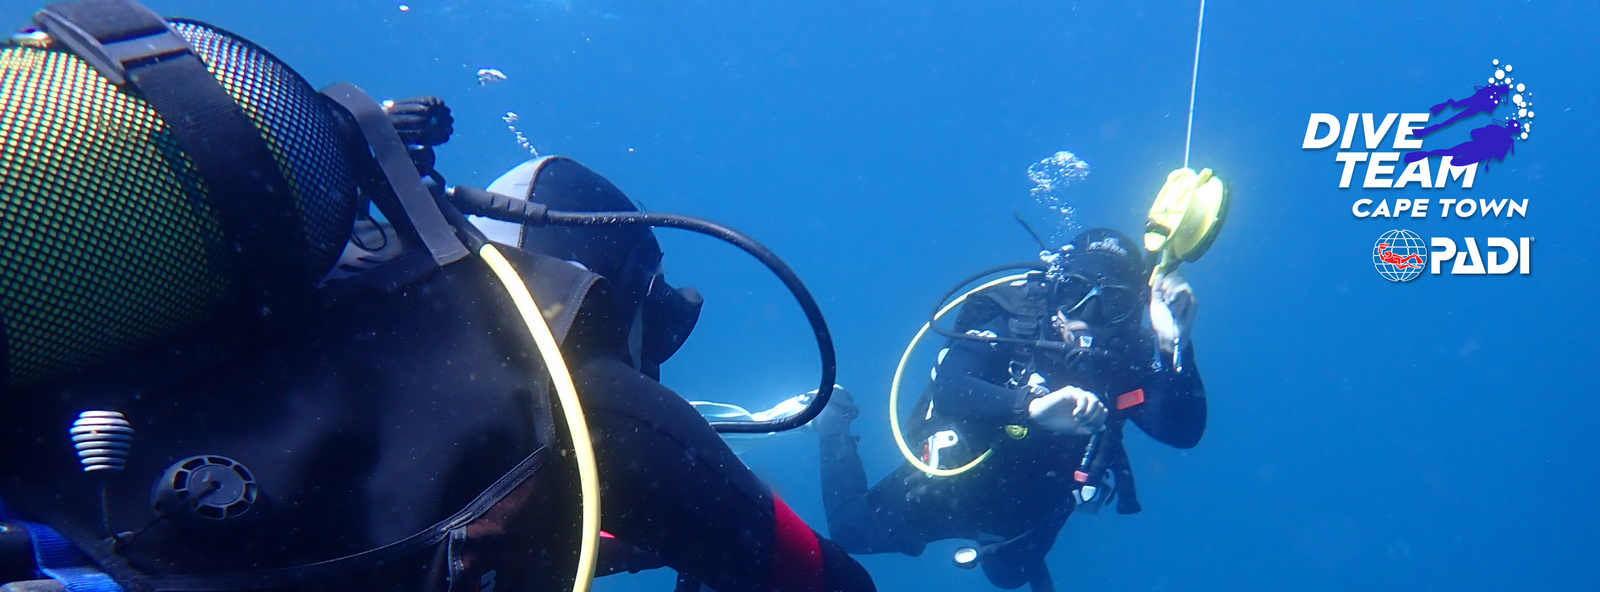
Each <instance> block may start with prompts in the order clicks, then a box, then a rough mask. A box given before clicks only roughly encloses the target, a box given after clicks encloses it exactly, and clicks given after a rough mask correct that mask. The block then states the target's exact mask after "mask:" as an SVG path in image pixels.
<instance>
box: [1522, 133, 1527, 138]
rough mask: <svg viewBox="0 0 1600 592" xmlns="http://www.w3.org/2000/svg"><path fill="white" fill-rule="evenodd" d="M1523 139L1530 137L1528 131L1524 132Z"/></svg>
mask: <svg viewBox="0 0 1600 592" xmlns="http://www.w3.org/2000/svg"><path fill="white" fill-rule="evenodd" d="M1522 139H1524V140H1526V139H1528V132H1522Z"/></svg>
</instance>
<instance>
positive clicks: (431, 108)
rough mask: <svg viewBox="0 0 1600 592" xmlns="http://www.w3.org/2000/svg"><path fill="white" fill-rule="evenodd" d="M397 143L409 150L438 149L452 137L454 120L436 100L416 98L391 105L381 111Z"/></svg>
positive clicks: (441, 103) (445, 106) (437, 99)
mask: <svg viewBox="0 0 1600 592" xmlns="http://www.w3.org/2000/svg"><path fill="white" fill-rule="evenodd" d="M384 111H385V112H386V113H388V114H389V122H390V123H392V124H394V131H396V132H399V133H400V141H401V142H405V143H406V144H408V145H411V146H438V145H440V144H443V143H445V142H448V141H450V134H453V133H455V127H454V124H455V118H453V117H451V116H450V107H449V106H448V105H445V104H444V101H443V100H442V99H440V98H439V97H416V98H413V99H406V100H404V101H395V102H394V103H393V104H391V105H389V106H388V107H385V108H384Z"/></svg>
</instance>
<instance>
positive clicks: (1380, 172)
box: [1300, 113, 1478, 189]
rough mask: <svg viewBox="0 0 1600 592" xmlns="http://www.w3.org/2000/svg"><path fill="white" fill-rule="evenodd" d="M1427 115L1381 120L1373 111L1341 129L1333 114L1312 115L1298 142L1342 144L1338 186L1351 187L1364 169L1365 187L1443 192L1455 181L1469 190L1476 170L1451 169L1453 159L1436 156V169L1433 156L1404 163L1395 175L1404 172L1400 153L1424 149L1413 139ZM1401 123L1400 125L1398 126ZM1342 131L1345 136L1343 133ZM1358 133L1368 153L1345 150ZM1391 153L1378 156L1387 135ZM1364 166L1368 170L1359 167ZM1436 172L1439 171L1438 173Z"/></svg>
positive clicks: (1391, 115) (1356, 116)
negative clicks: (1409, 188)
mask: <svg viewBox="0 0 1600 592" xmlns="http://www.w3.org/2000/svg"><path fill="white" fill-rule="evenodd" d="M1428 117H1429V115H1428V114H1427V113H1388V114H1385V115H1384V116H1383V119H1382V120H1381V122H1380V121H1379V120H1378V119H1377V118H1375V117H1373V114H1371V113H1351V114H1350V115H1349V116H1348V117H1346V118H1345V121H1344V122H1343V125H1342V126H1341V125H1340V121H1339V118H1338V117H1335V116H1334V115H1333V114H1332V113H1312V114H1311V120H1310V121H1309V122H1308V123H1307V124H1306V136H1305V140H1304V141H1302V142H1301V143H1300V148H1301V149H1303V150H1319V149H1322V148H1327V147H1329V146H1332V145H1333V144H1334V143H1335V142H1337V143H1338V144H1339V150H1340V152H1339V153H1338V154H1337V155H1336V156H1334V160H1335V161H1338V162H1339V163H1340V164H1342V165H1343V167H1344V170H1343V172H1342V174H1340V175H1339V188H1340V189H1346V188H1349V187H1350V182H1351V181H1352V180H1353V179H1354V178H1355V177H1356V169H1357V168H1364V170H1365V174H1364V175H1362V176H1361V187H1362V188H1363V189H1404V188H1406V187H1408V186H1417V187H1421V188H1423V189H1443V188H1445V187H1446V186H1447V185H1449V184H1450V183H1452V182H1454V183H1457V184H1459V185H1460V186H1461V188H1462V189H1471V188H1472V182H1473V180H1475V179H1476V178H1477V172H1478V171H1477V167H1476V166H1473V165H1467V166H1453V165H1451V164H1450V160H1451V158H1452V157H1451V156H1448V155H1447V156H1440V157H1438V158H1437V162H1438V166H1437V168H1435V167H1434V166H1432V163H1433V161H1435V159H1434V158H1432V157H1429V158H1419V159H1417V160H1415V161H1413V162H1411V163H1410V164H1406V165H1403V170H1401V171H1399V175H1398V176H1396V174H1395V172H1396V171H1395V169H1397V168H1401V167H1402V165H1401V164H1400V162H1401V156H1402V154H1401V153H1400V152H1399V151H1400V150H1416V149H1419V148H1422V140H1421V139H1419V138H1414V137H1412V132H1414V131H1416V130H1417V129H1418V128H1421V127H1422V125H1423V124H1425V123H1427V122H1428ZM1397 122H1398V124H1397ZM1341 129H1342V130H1343V132H1344V133H1342V134H1341V133H1340V131H1341ZM1358 131H1359V132H1360V135H1361V140H1362V145H1363V146H1365V148H1366V151H1363V152H1347V151H1348V150H1350V148H1351V146H1353V145H1354V144H1355V140H1356V134H1357V132H1358ZM1391 132H1393V133H1392V135H1393V136H1394V139H1393V140H1392V141H1390V143H1389V148H1390V149H1391V151H1390V152H1375V150H1378V149H1379V148H1380V147H1381V146H1382V145H1383V140H1384V138H1385V137H1388V136H1390V135H1391ZM1358 164H1364V165H1365V166H1364V167H1358V166H1357V165H1358ZM1434 171H1438V173H1437V174H1435V173H1434Z"/></svg>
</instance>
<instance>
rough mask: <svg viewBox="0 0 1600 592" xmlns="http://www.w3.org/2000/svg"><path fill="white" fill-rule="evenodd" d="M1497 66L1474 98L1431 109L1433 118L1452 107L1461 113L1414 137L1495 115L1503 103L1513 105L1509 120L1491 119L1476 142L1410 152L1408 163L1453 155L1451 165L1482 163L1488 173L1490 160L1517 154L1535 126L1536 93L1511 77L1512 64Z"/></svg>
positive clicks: (1476, 89)
mask: <svg viewBox="0 0 1600 592" xmlns="http://www.w3.org/2000/svg"><path fill="white" fill-rule="evenodd" d="M1494 65H1495V70H1494V76H1491V77H1489V83H1488V84H1487V85H1484V86H1477V87H1474V88H1473V93H1472V96H1469V97H1467V98H1464V99H1451V100H1448V101H1445V102H1443V103H1439V104H1437V105H1434V106H1433V108H1432V109H1429V110H1428V114H1429V115H1438V114H1440V113H1443V112H1444V111H1445V110H1446V109H1450V108H1455V109H1460V110H1461V112H1460V113H1457V114H1455V115H1454V116H1452V117H1451V118H1450V119H1446V120H1444V121H1442V122H1439V123H1437V124H1435V125H1430V126H1428V127H1424V128H1421V129H1418V130H1415V131H1413V132H1411V135H1412V136H1414V137H1417V138H1422V137H1424V136H1429V135H1432V134H1433V133H1434V132H1437V131H1439V130H1442V129H1444V128H1446V127H1449V126H1451V125H1453V124H1455V123H1456V122H1457V121H1461V120H1463V119H1466V118H1468V117H1473V116H1476V115H1493V114H1494V112H1495V110H1496V109H1498V108H1500V105H1501V104H1504V103H1512V104H1513V105H1512V107H1511V114H1510V115H1509V116H1507V117H1506V119H1505V121H1503V122H1502V121H1500V120H1498V119H1495V120H1491V123H1490V124H1489V125H1485V126H1483V127H1480V128H1477V129H1474V130H1472V131H1471V132H1470V135H1471V137H1472V139H1470V140H1467V141H1465V142H1462V143H1460V144H1456V145H1455V146H1451V147H1449V148H1445V149H1443V150H1418V151H1416V152H1407V153H1406V155H1405V158H1404V160H1405V162H1406V164H1411V163H1413V162H1416V161H1419V160H1422V159H1424V158H1427V157H1430V156H1449V157H1451V158H1450V164H1451V166H1470V165H1475V164H1478V163H1480V162H1481V163H1483V170H1484V171H1485V172H1487V171H1488V170H1489V161H1491V160H1494V161H1500V162H1505V158H1506V155H1508V154H1515V153H1516V149H1515V144H1516V141H1517V140H1518V139H1522V140H1526V139H1528V130H1529V128H1531V127H1532V124H1533V101H1532V98H1533V94H1532V93H1530V92H1528V88H1527V85H1526V84H1523V83H1517V82H1516V79H1515V78H1512V77H1511V64H1501V63H1500V60H1494Z"/></svg>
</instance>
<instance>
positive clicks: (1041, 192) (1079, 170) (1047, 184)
mask: <svg viewBox="0 0 1600 592" xmlns="http://www.w3.org/2000/svg"><path fill="white" fill-rule="evenodd" d="M1088 176H1089V163H1087V162H1084V161H1083V160H1081V159H1079V158H1078V157H1077V155H1075V154H1073V153H1071V152H1067V151H1065V150H1062V151H1060V152H1057V153H1055V154H1052V155H1050V156H1049V157H1047V158H1045V159H1044V160H1040V161H1039V162H1036V163H1033V164H1032V165H1031V166H1029V167H1028V179H1029V180H1031V181H1033V189H1032V190H1031V191H1029V193H1030V194H1032V195H1033V199H1034V201H1037V202H1038V203H1039V205H1042V206H1044V207H1045V208H1046V209H1048V210H1050V211H1051V212H1052V213H1053V214H1056V215H1057V216H1059V218H1058V219H1057V220H1056V223H1055V224H1054V225H1053V226H1054V228H1052V236H1051V237H1050V238H1051V239H1053V240H1060V239H1063V238H1065V237H1070V235H1071V233H1072V232H1074V231H1076V230H1077V220H1076V217H1077V208H1076V207H1074V206H1073V205H1072V204H1071V203H1070V202H1069V201H1068V200H1067V199H1066V196H1065V195H1063V190H1065V189H1066V188H1067V187H1068V186H1070V185H1072V184H1073V183H1075V182H1077V181H1082V180H1083V179H1084V178H1086V177H1088Z"/></svg>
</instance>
